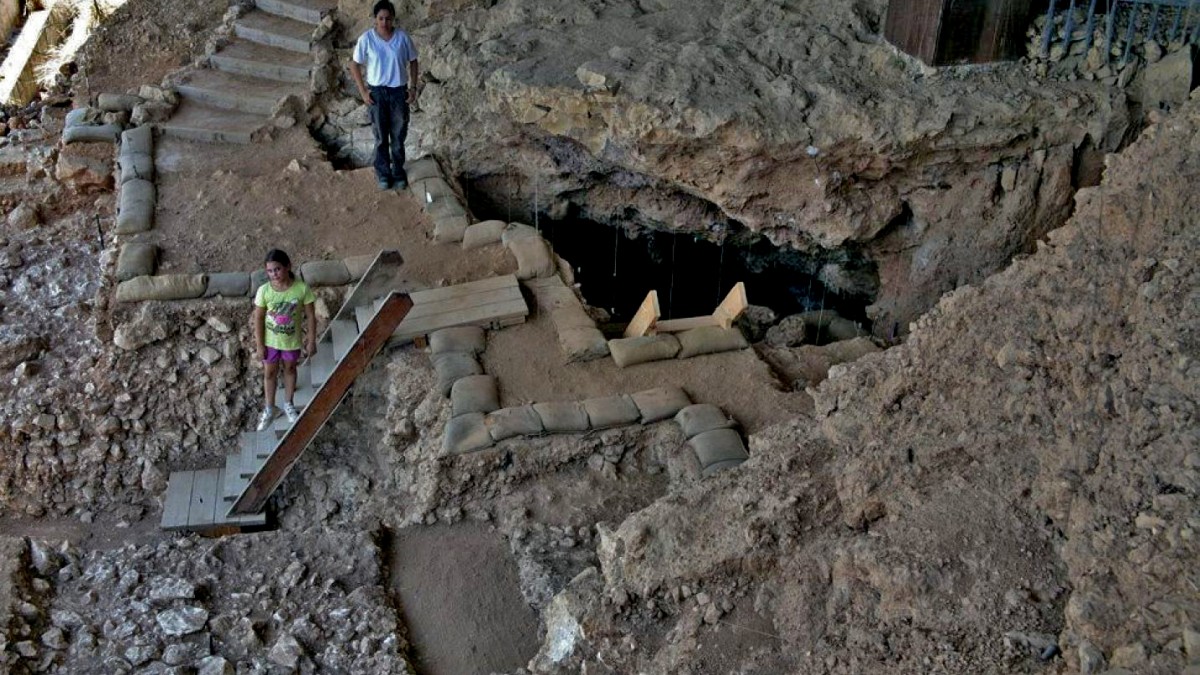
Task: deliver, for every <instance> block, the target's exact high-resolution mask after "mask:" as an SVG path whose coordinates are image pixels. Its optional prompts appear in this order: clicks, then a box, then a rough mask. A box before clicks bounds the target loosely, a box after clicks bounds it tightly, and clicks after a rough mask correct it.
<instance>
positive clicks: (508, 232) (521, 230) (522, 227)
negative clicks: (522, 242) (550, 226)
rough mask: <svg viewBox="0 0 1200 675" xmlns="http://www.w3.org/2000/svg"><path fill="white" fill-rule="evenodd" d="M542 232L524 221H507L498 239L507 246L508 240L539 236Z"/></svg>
mask: <svg viewBox="0 0 1200 675" xmlns="http://www.w3.org/2000/svg"><path fill="white" fill-rule="evenodd" d="M541 236H542V233H541V232H538V231H537V229H536V228H534V227H531V226H529V225H526V224H525V223H509V224H508V227H505V228H504V231H503V232H501V233H500V241H502V242H503V243H504V245H505V246H508V244H509V242H512V241H517V240H518V239H528V238H530V237H541Z"/></svg>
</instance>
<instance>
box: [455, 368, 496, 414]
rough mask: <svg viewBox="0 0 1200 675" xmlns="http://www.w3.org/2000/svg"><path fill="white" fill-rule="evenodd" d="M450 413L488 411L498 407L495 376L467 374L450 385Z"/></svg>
mask: <svg viewBox="0 0 1200 675" xmlns="http://www.w3.org/2000/svg"><path fill="white" fill-rule="evenodd" d="M450 407H451V414H452V415H453V416H455V417H458V416H459V415H464V414H466V413H490V412H492V411H493V410H498V409H499V408H500V394H499V392H497V391H496V378H494V377H492V376H491V375H469V376H467V377H463V378H459V379H458V380H457V381H456V382H455V383H454V384H453V385H451V386H450Z"/></svg>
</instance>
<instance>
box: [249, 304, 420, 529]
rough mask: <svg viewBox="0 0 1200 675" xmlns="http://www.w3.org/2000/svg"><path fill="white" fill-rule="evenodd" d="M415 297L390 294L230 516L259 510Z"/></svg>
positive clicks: (407, 310) (380, 347)
mask: <svg viewBox="0 0 1200 675" xmlns="http://www.w3.org/2000/svg"><path fill="white" fill-rule="evenodd" d="M412 306H413V303H412V299H411V298H409V297H408V296H407V295H404V294H400V293H392V294H391V295H390V296H388V299H387V301H386V302H384V304H383V307H381V308H380V310H379V313H378V314H376V315H375V319H374V320H373V321H371V323H370V324H369V325H368V326H367V329H366V330H364V331H363V332H362V333H361V334H359V336H358V339H357V340H355V342H354V345H353V346H352V347H351V348H350V351H349V352H348V353H347V354H346V356H345V358H343V359H342V360H341V361H340V362H339V363H338V364H337V367H336V368H335V369H334V371H333V374H332V375H331V376H330V377H329V380H328V381H327V382H326V383H325V385H324V386H322V387H321V389H320V391H318V392H317V395H316V396H315V397H314V398H313V401H312V404H310V405H309V406H308V408H306V409H305V410H304V413H303V414H301V415H300V419H299V421H297V422H296V424H294V425H292V428H291V429H290V430H289V431H288V433H287V435H286V436H285V437H284V438H283V440H282V441H281V442H280V443H279V447H277V448H276V449H275V452H273V453H272V454H271V457H270V458H269V459H268V460H267V463H266V464H264V465H263V467H262V468H261V469H260V470H259V471H258V473H256V474H254V478H252V479H251V480H250V484H249V485H248V486H247V487H246V490H245V491H244V492H243V493H242V495H241V496H240V497H238V499H237V500H236V501H235V502H234V503H233V506H232V507H230V509H229V515H231V516H232V515H242V514H253V513H259V512H261V511H262V510H263V507H264V506H266V503H267V499H269V498H270V496H271V493H272V492H274V491H275V488H277V487H278V486H279V484H280V483H282V482H283V480H284V479H285V478H286V477H287V474H288V473H289V472H290V471H291V469H292V467H293V466H295V464H296V460H298V459H299V458H300V454H301V453H302V452H304V449H305V448H307V447H308V444H309V443H311V442H312V439H313V438H314V437H315V436H316V435H317V432H318V431H320V430H321V427H323V426H324V425H325V422H326V421H327V420H328V419H329V416H330V414H332V413H333V411H334V410H335V409H336V408H337V406H338V404H339V403H340V402H341V400H342V397H343V396H345V394H346V392H347V391H348V390H349V389H350V385H352V384H353V383H354V380H355V379H356V378H357V377H358V376H359V375H361V374H362V372H363V371H364V370H366V368H367V366H368V364H370V362H371V359H372V358H374V356H375V354H376V353H378V352H379V350H380V349H382V348H383V345H384V344H385V343H386V342H387V341H388V338H389V337H391V335H392V333H393V332H394V331H395V330H396V326H398V325H399V324H400V322H401V321H403V320H404V317H406V316H407V315H408V312H409V311H410V310H411V309H412Z"/></svg>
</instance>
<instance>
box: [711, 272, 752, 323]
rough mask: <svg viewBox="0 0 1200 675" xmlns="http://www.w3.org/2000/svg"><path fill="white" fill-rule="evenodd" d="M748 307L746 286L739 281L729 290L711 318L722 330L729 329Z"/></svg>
mask: <svg viewBox="0 0 1200 675" xmlns="http://www.w3.org/2000/svg"><path fill="white" fill-rule="evenodd" d="M749 306H750V303H749V302H748V301H747V300H746V284H744V283H742V282H741V281H739V282H737V283H736V284H734V285H733V288H731V289H729V293H728V294H726V295H725V299H724V300H722V301H721V304H719V305H717V308H716V309H715V310H714V311H713V318H714V319H716V320H717V323H718V325H720V326H721V327H722V328H729V327H730V326H732V325H733V322H734V321H737V318H738V317H739V316H741V315H742V313H743V312H745V311H746V308H747V307H749Z"/></svg>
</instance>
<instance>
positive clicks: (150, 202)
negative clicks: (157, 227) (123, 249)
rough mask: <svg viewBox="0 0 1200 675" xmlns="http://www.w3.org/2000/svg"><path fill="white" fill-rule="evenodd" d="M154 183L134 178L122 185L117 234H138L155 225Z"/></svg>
mask: <svg viewBox="0 0 1200 675" xmlns="http://www.w3.org/2000/svg"><path fill="white" fill-rule="evenodd" d="M154 200H155V190H154V183H151V182H150V181H148V180H143V179H140V178H134V179H131V180H128V181H126V182H125V183H123V184H122V185H121V197H120V203H121V206H120V210H119V211H118V212H117V226H116V232H117V234H136V233H138V232H145V231H146V230H149V229H150V228H151V227H153V226H154Z"/></svg>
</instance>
